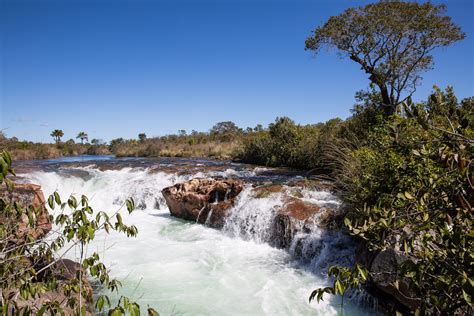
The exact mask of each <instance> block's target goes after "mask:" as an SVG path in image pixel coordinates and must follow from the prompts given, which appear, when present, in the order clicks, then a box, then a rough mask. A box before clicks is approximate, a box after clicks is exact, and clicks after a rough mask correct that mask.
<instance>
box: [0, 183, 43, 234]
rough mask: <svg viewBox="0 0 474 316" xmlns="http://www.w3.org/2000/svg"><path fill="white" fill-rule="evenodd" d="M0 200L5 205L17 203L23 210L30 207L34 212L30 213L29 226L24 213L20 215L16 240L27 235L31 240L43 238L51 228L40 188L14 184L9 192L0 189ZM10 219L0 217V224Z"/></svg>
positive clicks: (31, 185)
mask: <svg viewBox="0 0 474 316" xmlns="http://www.w3.org/2000/svg"><path fill="white" fill-rule="evenodd" d="M0 198H2V199H3V200H5V202H7V203H15V202H17V203H19V204H20V205H21V206H22V207H23V208H27V207H28V206H32V207H33V208H34V209H35V210H36V211H35V212H33V213H32V216H33V223H32V225H30V223H29V218H28V215H27V214H26V212H25V213H24V214H22V215H21V218H20V219H19V221H18V222H17V223H12V224H17V225H18V229H17V230H16V231H17V234H16V236H15V237H16V238H17V239H19V238H24V237H25V236H27V235H29V236H31V237H32V238H33V239H40V238H42V237H44V236H45V235H46V234H47V233H48V232H49V231H50V230H51V227H52V224H51V217H50V215H49V213H48V211H47V209H46V207H45V199H44V194H43V191H41V186H39V185H35V184H15V186H14V189H13V190H12V191H9V190H7V189H6V187H4V186H2V187H1V188H0ZM10 220H11V219H10V218H6V217H5V216H1V215H0V222H1V223H2V224H6V223H7V221H10Z"/></svg>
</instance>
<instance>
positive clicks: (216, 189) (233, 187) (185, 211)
mask: <svg viewBox="0 0 474 316" xmlns="http://www.w3.org/2000/svg"><path fill="white" fill-rule="evenodd" d="M243 187H244V182H243V181H241V180H234V179H222V180H216V179H193V180H190V181H187V182H184V183H179V184H175V185H173V186H171V187H167V188H165V189H163V191H162V193H163V197H164V198H165V200H166V204H167V205H168V208H169V210H170V212H171V215H173V216H176V217H179V218H183V219H187V220H192V221H196V222H198V223H201V224H204V223H205V224H207V225H209V226H211V227H216V228H221V227H222V226H224V222H225V217H226V213H227V210H228V209H229V208H230V207H231V206H232V205H233V204H234V201H235V198H236V196H237V195H238V194H239V193H240V192H241V191H242V189H243Z"/></svg>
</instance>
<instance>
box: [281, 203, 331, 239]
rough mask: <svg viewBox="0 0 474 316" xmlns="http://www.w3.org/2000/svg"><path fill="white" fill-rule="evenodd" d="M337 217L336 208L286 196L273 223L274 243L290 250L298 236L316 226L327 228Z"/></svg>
mask: <svg viewBox="0 0 474 316" xmlns="http://www.w3.org/2000/svg"><path fill="white" fill-rule="evenodd" d="M336 216H337V212H336V209H334V208H331V207H322V206H320V205H316V204H313V203H309V202H306V201H304V200H303V199H301V198H296V197H293V196H286V197H285V198H284V203H283V205H282V206H281V208H280V209H279V210H278V213H277V215H276V216H275V220H274V222H273V229H272V231H273V238H272V239H273V243H274V245H275V246H277V247H279V248H289V247H290V245H291V244H292V242H293V239H294V237H295V235H296V234H298V233H300V232H303V233H306V232H309V231H311V228H312V227H314V225H316V224H317V225H318V226H320V227H324V226H327V225H328V223H330V222H331V221H332V220H333V219H334V218H335V217H336ZM297 247H298V245H297Z"/></svg>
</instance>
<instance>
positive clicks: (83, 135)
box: [76, 132, 89, 144]
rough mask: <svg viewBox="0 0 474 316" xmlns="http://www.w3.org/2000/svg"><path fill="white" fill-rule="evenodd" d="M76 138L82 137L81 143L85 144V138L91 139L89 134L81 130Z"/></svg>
mask: <svg viewBox="0 0 474 316" xmlns="http://www.w3.org/2000/svg"><path fill="white" fill-rule="evenodd" d="M76 139H80V140H81V143H82V144H84V140H86V141H87V140H88V139H89V135H87V133H86V132H79V134H77V136H76Z"/></svg>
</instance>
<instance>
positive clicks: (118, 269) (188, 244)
mask: <svg viewBox="0 0 474 316" xmlns="http://www.w3.org/2000/svg"><path fill="white" fill-rule="evenodd" d="M15 167H16V169H17V171H18V175H19V178H20V181H23V182H30V183H36V184H39V185H41V186H42V188H43V191H44V193H45V195H49V194H51V193H53V192H54V191H56V190H57V191H58V192H59V194H60V195H61V196H62V197H63V198H66V197H68V196H69V195H70V194H76V195H78V196H80V195H81V194H84V195H86V196H88V197H89V200H90V205H91V206H92V207H93V208H94V210H96V211H98V210H102V211H106V212H110V213H112V212H114V211H116V210H117V209H118V208H119V207H120V205H121V204H123V201H124V200H125V199H126V198H128V197H133V198H134V200H135V203H136V205H137V207H138V209H137V210H136V211H135V212H134V213H132V215H130V216H129V215H124V222H126V223H127V224H134V225H136V226H137V227H138V230H139V233H138V236H137V237H136V238H126V237H125V236H123V235H118V234H111V235H103V234H101V235H98V236H97V237H96V239H95V240H94V242H93V243H92V244H90V245H89V246H88V249H87V253H89V254H90V253H92V252H94V251H97V252H98V253H99V254H100V255H101V256H102V257H103V259H104V261H105V263H106V264H107V265H108V266H109V267H110V273H111V275H112V276H113V277H116V278H118V279H119V280H121V281H122V283H123V287H122V289H121V293H122V294H124V295H127V296H130V297H132V298H133V299H136V300H137V301H138V302H139V303H140V304H141V305H142V306H143V307H146V306H147V305H150V306H152V307H154V308H156V309H157V310H158V311H159V312H160V314H161V315H336V314H341V313H343V314H344V315H368V314H372V310H369V309H365V308H362V307H361V304H360V300H361V297H359V296H357V295H354V296H353V297H352V300H351V299H349V300H348V303H347V304H345V305H344V309H343V310H341V308H340V298H339V297H331V296H325V299H324V301H322V302H320V303H319V304H318V303H317V302H316V301H314V302H312V303H309V302H308V297H309V295H310V293H311V291H312V290H313V289H315V288H318V287H323V286H328V285H330V280H328V279H327V277H326V275H325V272H326V270H327V267H328V266H329V265H331V264H350V263H351V262H352V260H353V249H354V248H353V247H354V246H353V244H352V243H351V241H350V239H349V238H348V237H347V236H345V235H343V234H342V233H339V232H327V231H325V230H323V229H320V228H318V227H315V228H314V229H312V230H311V231H310V232H307V234H306V235H307V236H305V243H304V247H310V248H311V249H312V253H315V251H314V249H317V252H316V255H312V257H311V258H307V257H306V258H304V256H303V258H301V256H300V257H298V256H295V254H294V253H293V252H294V251H292V249H290V250H282V249H277V248H274V247H271V246H270V245H269V244H268V242H267V241H268V240H267V239H266V236H267V230H268V221H269V220H271V218H272V216H273V215H274V213H275V211H274V210H275V209H276V207H277V206H278V205H279V203H281V198H280V196H279V194H278V193H275V194H271V195H270V196H268V197H265V198H260V199H255V198H253V197H252V195H251V194H249V192H250V186H248V187H246V188H245V189H244V191H243V192H242V193H241V194H240V195H239V197H238V198H237V202H236V205H235V206H234V207H233V209H232V210H231V215H230V216H229V217H228V219H227V221H226V224H225V226H224V229H223V230H216V229H212V228H209V227H206V226H204V225H200V224H196V223H193V222H187V221H184V220H181V219H178V218H174V217H172V216H170V214H169V211H168V208H167V206H166V203H165V202H164V199H163V197H162V195H161V190H162V189H163V188H165V187H167V186H170V185H173V184H175V183H178V182H182V181H185V180H188V179H191V178H193V177H206V176H224V177H227V176H232V177H239V178H242V179H244V180H246V181H248V182H252V181H253V182H255V181H267V182H282V183H287V182H288V181H291V180H292V179H295V178H297V179H298V178H301V175H298V173H295V172H292V171H288V170H285V171H281V170H280V171H279V170H270V169H265V168H261V167H260V168H258V167H253V166H248V165H243V164H235V163H231V162H221V161H213V160H202V159H179V158H174V159H172V158H163V159H144V158H133V159H118V158H113V157H108V156H103V157H100V156H96V157H73V158H62V159H54V160H43V161H25V162H17V163H16V166H15ZM303 196H304V198H305V199H308V200H310V201H311V202H313V203H316V204H320V205H330V206H331V207H338V205H339V201H338V200H337V199H336V198H335V197H334V196H333V195H332V194H331V193H329V192H326V191H314V190H313V191H311V190H305V191H303ZM124 214H127V213H126V211H125V212H124ZM304 247H303V248H304ZM67 256H68V257H69V258H71V259H76V260H77V256H78V253H77V252H74V251H72V252H70V253H68V255H67ZM144 310H146V308H144Z"/></svg>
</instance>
